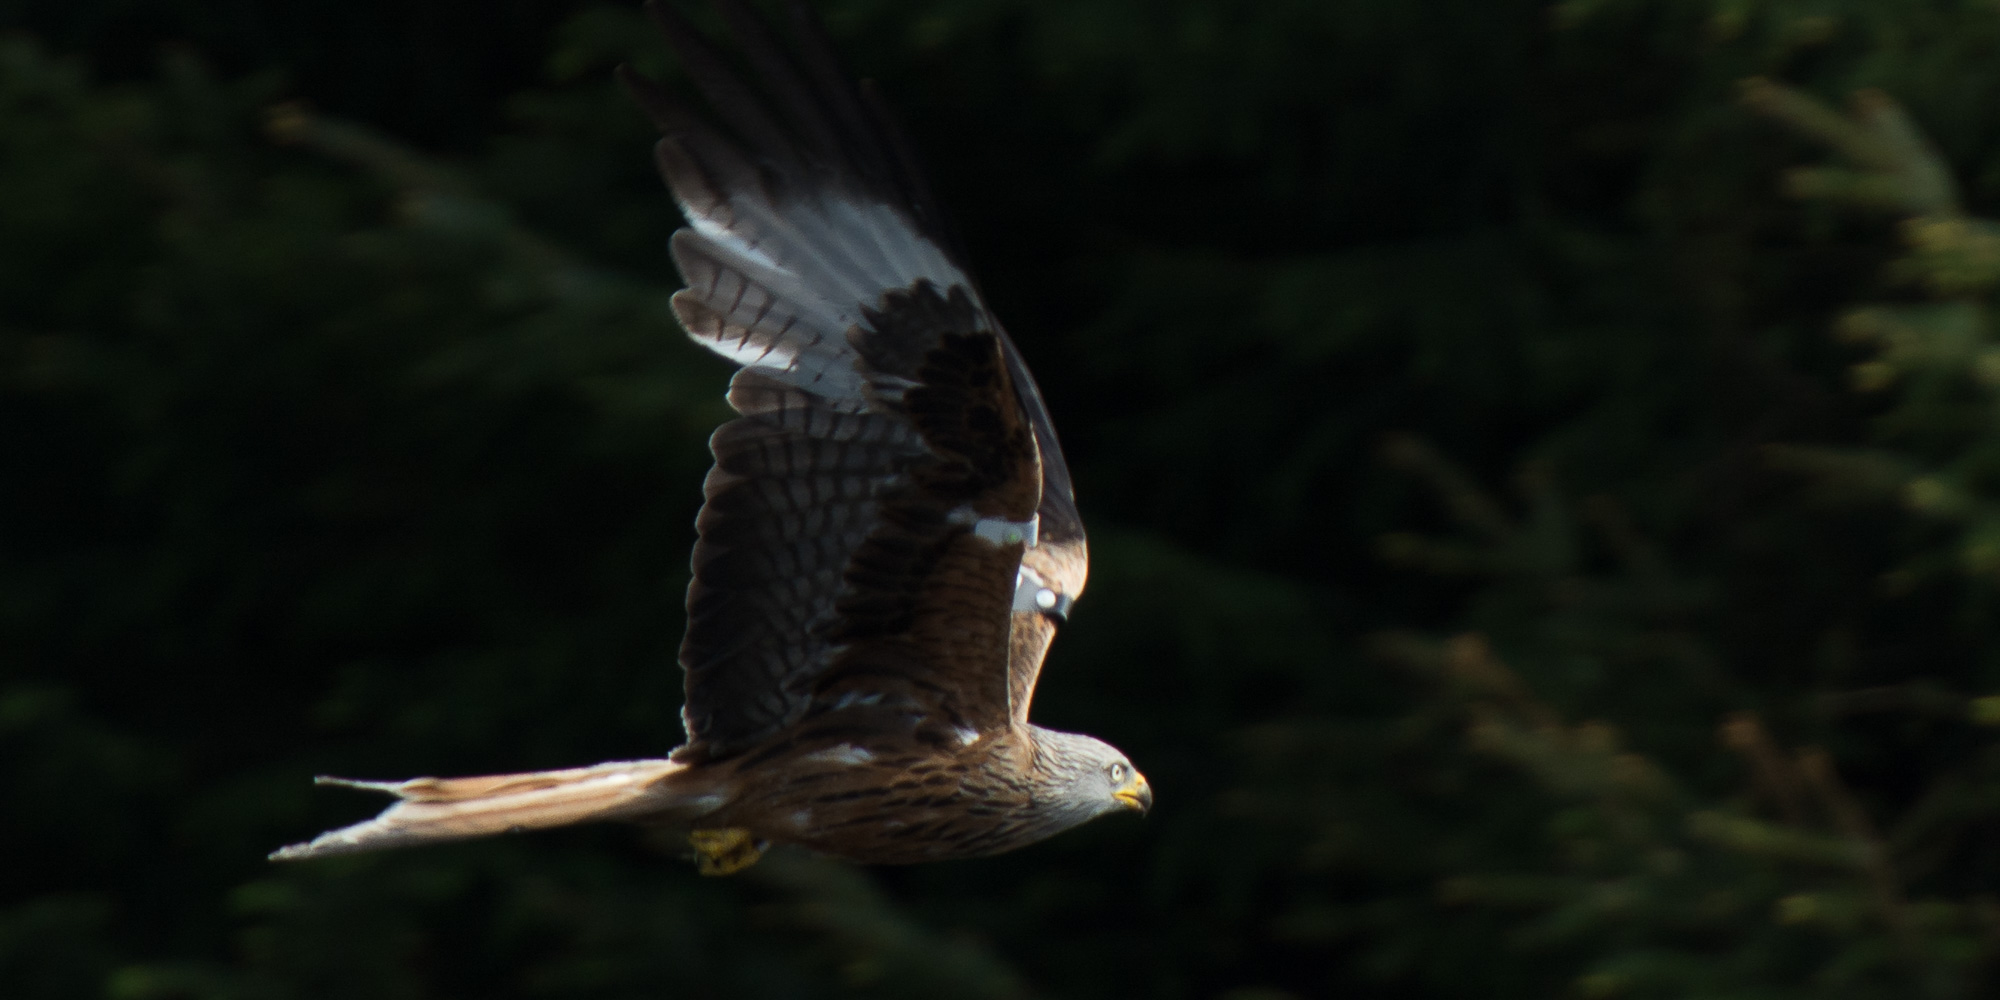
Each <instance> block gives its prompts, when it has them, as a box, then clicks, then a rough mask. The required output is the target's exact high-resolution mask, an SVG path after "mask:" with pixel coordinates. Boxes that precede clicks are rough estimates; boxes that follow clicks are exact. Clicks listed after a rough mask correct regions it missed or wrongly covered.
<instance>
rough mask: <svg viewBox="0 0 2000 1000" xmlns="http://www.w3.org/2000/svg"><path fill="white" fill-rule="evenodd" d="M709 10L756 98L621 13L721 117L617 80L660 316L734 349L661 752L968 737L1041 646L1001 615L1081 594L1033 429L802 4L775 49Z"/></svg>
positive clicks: (719, 66)
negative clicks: (836, 728) (825, 731)
mask: <svg viewBox="0 0 2000 1000" xmlns="http://www.w3.org/2000/svg"><path fill="white" fill-rule="evenodd" d="M716 6H717V9H718V10H719V11H720V12H721V14H722V15H723V17H724V19H725V20H726V21H727V22H728V23H729V26H730V29H731V31H732V33H733V34H735V35H736V36H737V39H738V40H739V42H740V44H741V49H742V52H743V55H744V57H745V59H746V60H747V62H748V63H749V65H750V67H751V68H752V69H753V70H754V74H755V76H756V77H757V78H758V80H759V82H760V84H761V90H757V89H752V88H751V87H750V86H748V85H746V84H745V83H743V82H742V80H741V79H740V78H739V77H738V76H737V75H736V74H735V73H733V72H732V71H731V70H730V68H729V66H728V63H727V61H726V60H725V59H724V58H723V57H722V55H721V54H720V53H718V52H716V51H715V50H714V49H712V48H711V47H710V46H709V45H708V43H707V42H706V41H705V40H704V39H702V37H701V36H700V35H699V34H698V33H696V32H695V31H694V30H693V29H692V28H691V27H690V26H689V25H687V24H686V22H684V21H683V20H682V19H680V18H679V17H678V16H677V15H675V14H674V13H673V12H671V11H670V10H666V9H663V8H659V7H657V6H653V5H649V6H648V10H649V11H650V12H651V13H652V14H653V15H654V18H655V20H656V21H658V22H659V24H660V26H661V28H662V30H663V31H664V32H665V34H666V35H667V38H668V40H669V42H670V43H671V44H672V46H673V47H674V49H675V50H676V51H677V52H678V53H679V55H680V56H681V59H682V61H683V63H684V64H685V66H686V67H687V70H688V72H689V75H690V76H691V77H692V78H693V80H694V82H695V84H696V86H697V87H698V88H699V89H700V90H701V91H702V93H703V94H704V96H705V97H706V98H707V99H708V102H709V104H710V105H711V106H712V107H713V108H714V109H715V111H716V113H717V115H718V116H719V117H720V118H721V120H722V122H723V126H724V128H726V129H727V130H728V133H731V134H725V132H724V131H723V130H721V129H718V128H715V127H711V126H709V125H708V124H706V123H704V122H703V121H702V120H701V119H700V118H699V117H698V116H696V115H694V114H691V113H689V112H688V111H687V110H686V109H685V108H684V107H682V106H681V105H680V104H679V103H678V102H677V101H676V100H675V99H674V98H673V97H671V96H670V95H668V94H666V93H664V92H663V91H661V90H660V88H658V87H657V86H656V85H654V84H652V83H650V82H649V81H646V80H644V79H643V78H641V77H638V76H636V75H634V74H631V73H624V74H623V76H624V78H625V81H626V83H627V85H628V86H629V87H630V89H631V90H632V92H633V93H634V95H635V97H637V99H638V100H639V102H640V103H641V105H642V106H644V107H645V108H646V110H647V112H648V113H649V114H650V115H651V116H652V118H653V119H654V121H655V122H656V124H658V125H659V127H660V129H661V131H662V132H663V133H664V138H662V139H661V141H660V143H659V146H658V160H659V165H660V169H661V172H662V174H663V176H665V178H666V180H667V183H668V186H669V187H671V188H672V189H673V192H674V195H675V197H676V198H677V199H678V200H679V202H680V204H681V208H682V211H683V213H684V214H685V215H686V216H687V218H688V222H689V226H688V228H686V229H682V230H681V231H679V232H677V233H675V234H674V238H673V241H672V249H673V256H674V260H675V263H676V264H677V265H678V266H679V267H680V270H681V273H682V275H683V276H684V277H685V278H686V280H687V282H688V285H689V287H688V288H686V289H684V290H682V291H681V292H679V293H678V294H677V295H675V297H674V307H675V312H676V314H677V315H678V316H679V318H680V320H681V323H682V325H683V326H685V327H686V328H687V331H688V333H689V335H690V336H692V337H693V338H694V339H695V340H696V341H697V342H699V343H701V344H702V345H703V346H706V347H708V348H710V349H711V350H714V351H715V352H717V353H718V354H721V355H723V356H724V357H727V358H730V359H731V360H734V361H736V362H738V363H740V364H742V365H743V366H744V367H743V368H742V370H741V371H739V372H737V374H736V376H735V378H734V380H733V381H732V382H731V386H730V392H729V401H730V404H731V405H732V406H733V407H735V409H736V410H737V412H738V413H740V414H741V417H739V418H738V419H736V420H733V421H731V422H729V423H727V424H725V425H723V426H722V427H721V428H720V429H719V430H717V432H716V434H715V436H714V438H713V439H712V440H711V442H710V445H711V448H712V450H713V452H714V454H715V461H716V464H715V468H714V469H713V470H712V471H711V472H710V473H709V478H708V482H707V485H706V493H707V502H706V504H705V506H704V507H703V509H702V513H701V517H700V520H699V522H698V527H699V529H700V535H701V537H700V540H699V541H698V542H697V543H696V546H695V551H694V582H693V583H692V584H691V585H690V587H689V590H688V631H687V636H686V638H685V640H684V641H683V643H682V646H681V663H682V666H683V667H684V669H685V670H686V673H687V707H686V709H685V710H684V716H685V720H686V723H687V728H688V739H689V745H688V746H687V747H686V748H684V750H683V751H682V754H683V756H695V757H707V758H715V757H723V756H728V755H731V754H734V753H737V752H740V751H741V750H743V749H745V748H747V747H749V746H751V745H754V744H756V743H758V742H761V741H763V740H765V739H767V738H769V737H770V736H772V735H774V734H776V733H778V732H780V731H782V730H783V729H785V728H786V727H788V726H791V725H793V724H795V723H797V722H799V721H800V720H801V719H804V718H806V717H807V716H808V715H812V714H814V713H825V712H837V711H841V710H844V709H849V708H860V707H865V708H868V709H869V710H871V711H879V710H882V709H888V710H892V711H893V710H897V709H902V710H905V711H908V712H910V713H911V714H913V715H918V716H923V717H925V718H927V719H929V720H931V721H932V722H934V723H936V724H937V725H935V726H933V727H932V728H931V731H936V732H942V733H946V734H951V738H957V739H961V740H965V739H970V738H973V736H975V735H976V734H979V733H983V732H986V731H988V730H991V729H993V728H997V727H999V726H1003V725H1005V724H1006V723H1007V721H1008V720H1009V719H1010V718H1015V717H1019V716H1024V715H1025V711H1026V703H1027V696H1028V694H1029V692H1030V690H1031V689H1032V687H1033V683H1034V673H1035V671H1036V670H1038V669H1039V665H1040V660H1041V655H1040V654H1041V653H1042V652H1043V651H1045V649H1046V645H1047V642H1046V638H1041V639H1035V638H1034V637H1032V636H1023V635H1014V637H1013V639H1012V641H1010V634H1013V633H1016V632H1017V631H1018V629H1017V623H1018V622H1019V621H1021V620H1023V615H1026V616H1027V617H1028V618H1031V619H1032V620H1034V621H1036V622H1045V621H1046V616H1044V615H1043V614H1042V613H1041V612H1043V611H1048V612H1051V613H1060V612H1062V611H1066V610H1067V605H1068V602H1069V600H1070V599H1072V598H1073V597H1074V595H1075V593H1076V592H1077V591H1079V590H1080V589H1081V587H1082V583H1083V575H1082V551H1083V549H1082V546H1083V532H1082V525H1081V523H1080V521H1079V520H1078V519H1077V517H1076V513H1075V505H1074V502H1073V501H1072V500H1071V499H1070V492H1069V477H1068V472H1067V469H1066V468H1065V467H1064V466H1063V464H1062V458H1061V452H1060V450H1059V447H1058V445H1057V443H1056V439H1055V434H1054V431H1053V428H1052V427H1051V426H1050V424H1049V421H1048V417H1047V413H1046V410H1045V408H1044V407H1043V406H1042V403H1041V398H1040V394H1039V392H1038V391H1037V390H1036V388H1035V385H1034V382H1033V380H1032V378H1031V377H1030V376H1029V375H1028V372H1027V369H1026V367H1025V365H1023V364H1022V363H1021V361H1020V358H1019V355H1018V353H1017V352H1016V351H1015V350H1014V348H1013V345H1012V344H1011V343H1010V342H1009V341H1008V339H1007V337H1006V334H1005V333H1004V332H1003V331H1002V330H1001V329H1000V326H999V324H998V323H997V322H996V321H995V320H994V319H993V317H992V316H991V314H990V313H989V312H988V310H987V309H986V307H985V305H984V303H983V302H982V301H981V299H980V297H979V294H978V291H977V288H976V286H975V285H974V283H973V282H972V280H971V279H970V278H969V277H968V276H967V274H966V273H965V270H964V268H963V265H962V260H963V257H962V255H960V254H959V253H957V252H956V251H955V249H954V246H953V242H952V240H951V239H950V237H949V235H948V233H947V230H946V227H945V224H944V222H943V220H942V217H941V216H940V214H939V212H938V210H937V208H936V205H935V203H934V201H933V199H932V197H931V195H930V192H929V190H928V188H927V186H926V185H925V183H924V182H923V180H922V178H921V176H920V175H919V174H918V172H917V170H916V169H915V167H914V164H913V162H912V159H911V157H910V156H909V155H908V153H907V147H906V146H905V145H904V144H903V143H902V142H901V141H900V138H899V136H898V134H897V132H896V130H895V129H894V127H893V126H892V125H891V124H890V122H889V120H888V117H887V115H886V114H885V113H884V112H883V109H882V107H881V105H880V103H879V102H878V101H876V100H874V98H873V95H872V93H868V92H866V91H865V90H857V89H856V88H855V87H853V86H852V85H850V84H849V83H848V82H847V81H846V79H845V78H844V77H843V76H842V75H841V74H840V71H839V69H838V68H837V65H836V63H835V61H834V60H833V58H832V56H831V54H830V49H829V47H828V46H827V45H826V43H825V41H824V39H823V37H822V36H821V35H820V34H819V32H818V29H817V26H816V24H814V23H813V22H812V20H811V18H810V15H809V14H808V13H807V12H806V11H805V9H804V8H803V6H797V7H795V8H794V15H795V17H794V20H795V22H796V23H797V26H798V28H799V34H800V36H801V38H802V41H803V44H802V47H801V54H800V61H799V62H798V63H794V62H793V61H792V59H790V58H788V57H787V55H786V51H785V49H784V48H783V47H781V46H780V45H779V44H778V43H777V42H776V41H775V40H774V39H773V38H772V36H771V33H770V32H769V30H768V29H767V28H765V27H764V26H763V25H762V23H761V22H759V21H758V20H757V19H756V18H755V17H754V15H752V14H751V13H750V12H749V11H748V10H747V9H745V8H744V7H743V6H741V4H739V3H736V2H733V0H727V2H719V3H717V4H716ZM773 109H775V111H776V113H775V114H774V113H773ZM1024 552H1025V553H1026V554H1027V558H1026V559H1025V560H1024V558H1023V554H1024ZM1024 566H1029V567H1033V566H1041V567H1042V570H1040V571H1035V570H1032V569H1031V570H1029V571H1025V572H1024V571H1023V567H1024ZM1037 601H1039V602H1040V603H1039V604H1038V603H1036V602H1037ZM1024 638H1026V639H1028V640H1029V641H1027V642H1025V643H1024V642H1023V639H1024ZM1031 647H1032V651H1033V653H1034V657H1033V659H1034V663H1033V664H1029V665H1026V666H1023V664H1022V660H1023V655H1024V653H1026V652H1028V651H1029V650H1030V648H1031Z"/></svg>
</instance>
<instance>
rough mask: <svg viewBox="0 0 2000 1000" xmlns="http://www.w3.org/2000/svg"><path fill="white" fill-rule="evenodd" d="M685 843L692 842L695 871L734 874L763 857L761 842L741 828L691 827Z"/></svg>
mask: <svg viewBox="0 0 2000 1000" xmlns="http://www.w3.org/2000/svg"><path fill="white" fill-rule="evenodd" d="M688 843H689V844H692V845H694V866H695V870H696V871H698V872H700V873H702V874H703V875H734V874H736V873H737V872H740V871H742V870H743V869H745V868H748V867H750V866H751V865H754V864H756V863H757V859H758V858H761V857H763V856H764V846H765V845H764V842H763V841H760V840H757V839H755V838H753V837H751V836H750V831H748V830H743V829H737V828H730V829H726V830H695V831H693V832H692V833H689V834H688Z"/></svg>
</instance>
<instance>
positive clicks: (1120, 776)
mask: <svg viewBox="0 0 2000 1000" xmlns="http://www.w3.org/2000/svg"><path fill="white" fill-rule="evenodd" d="M1111 780H1112V781H1116V782H1119V783H1121V784H1122V783H1123V782H1124V781H1125V765H1123V764H1113V765H1111Z"/></svg>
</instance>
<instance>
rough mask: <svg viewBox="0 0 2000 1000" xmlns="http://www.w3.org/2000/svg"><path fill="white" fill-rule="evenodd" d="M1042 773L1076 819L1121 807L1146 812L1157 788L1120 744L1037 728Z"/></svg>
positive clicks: (1102, 813)
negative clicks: (1127, 755) (1113, 744)
mask: <svg viewBox="0 0 2000 1000" xmlns="http://www.w3.org/2000/svg"><path fill="white" fill-rule="evenodd" d="M1036 735H1037V737H1039V739H1038V741H1037V742H1038V743H1039V744H1040V749H1041V751H1042V760H1041V762H1040V763H1041V766H1042V770H1043V773H1044V774H1045V775H1047V778H1048V780H1049V782H1050V784H1051V785H1053V786H1054V790H1055V791H1056V793H1057V798H1058V800H1059V801H1060V802H1061V803H1062V805H1063V806H1064V807H1065V808H1064V811H1065V812H1070V813H1072V814H1073V815H1074V817H1075V819H1074V821H1075V822H1082V821H1084V820H1088V819H1093V818H1095V817H1098V816H1102V815H1104V814H1105V813H1109V812H1116V811H1117V810H1119V809H1130V810H1132V811H1133V812H1136V813H1139V814H1141V815H1144V814H1145V813H1146V812H1147V811H1149V810H1151V809H1152V808H1153V786H1151V785H1149V784H1147V783H1146V776H1145V775H1143V774H1140V773H1139V769H1138V768H1136V767H1133V766H1132V761H1131V760H1130V759H1129V758H1127V757H1126V756H1125V755H1124V754H1123V753H1120V752H1119V751H1118V748H1117V747H1114V746H1112V745H1111V744H1109V743H1106V742H1104V741H1103V740H1100V739H1096V738H1094V737H1090V736H1084V735H1082V734H1079V733H1059V732H1056V731H1054V730H1049V729H1039V728H1038V729H1037V732H1036Z"/></svg>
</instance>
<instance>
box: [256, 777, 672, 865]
mask: <svg viewBox="0 0 2000 1000" xmlns="http://www.w3.org/2000/svg"><path fill="white" fill-rule="evenodd" d="M686 767H687V765H685V764H681V763H677V762H675V761H671V760H627V761H612V762H610V763H605V764H595V765H592V766H590V767H574V768H569V769H567V770H562V771H533V772H529V773H525V774H492V775H483V776H480V777H475V778H411V779H410V780H408V781H350V780H348V779H345V778H324V777H323V778H318V779H316V781H317V783H319V784H322V785H341V786H344V787H347V788H365V789H368V790H370V791H377V792H387V793H389V794H390V795H394V796H396V797H397V798H398V799H399V800H401V801H398V802H397V803H396V804H394V805H392V806H390V807H389V808H387V809H385V810H383V811H382V814H381V815H379V816H377V817H375V818H374V819H371V820H368V821H366V822H362V823H356V824H354V825H353V826H345V827H341V828H340V829H338V830H329V831H327V832H326V833H322V834H320V835H319V836H317V837H314V838H313V839H312V840H310V841H307V842H306V843H303V844H293V845H291V846H289V847H282V848H279V849H278V850H276V851H274V852H272V854H271V860H273V861H295V860H299V859H301V858H318V857H325V856H327V855H329V854H349V853H353V852H356V851H373V850H380V849H382V848H389V847H407V846H410V845H413V844H425V843H434V842H437V841H443V840H462V839H465V838H467V837H483V836H486V835H488V834H494V833H508V832H512V831H516V830H540V829H545V828H547V827H552V826H568V825H570V824H572V823H587V822H593V821H596V820H609V819H622V818H626V817H630V816H635V815H639V814H643V813H656V812H668V811H671V809H672V806H673V800H674V799H675V798H676V796H674V795H671V794H669V793H667V792H666V790H665V789H664V788H662V786H661V782H662V781H663V780H665V779H666V778H668V777H669V776H671V775H673V774H675V773H677V772H680V771H682V770H685V769H686Z"/></svg>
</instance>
